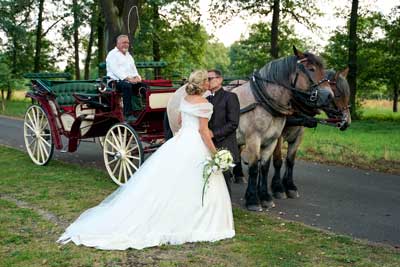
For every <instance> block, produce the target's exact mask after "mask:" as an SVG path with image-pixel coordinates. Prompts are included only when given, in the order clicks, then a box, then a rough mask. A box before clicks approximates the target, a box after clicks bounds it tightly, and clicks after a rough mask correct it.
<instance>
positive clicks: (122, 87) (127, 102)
mask: <svg viewBox="0 0 400 267" xmlns="http://www.w3.org/2000/svg"><path fill="white" fill-rule="evenodd" d="M141 87H147V85H146V84H144V83H130V82H127V81H119V82H117V91H118V92H122V101H123V104H124V115H125V116H126V115H130V114H131V113H132V111H133V109H132V97H139V89H140V88H141Z"/></svg>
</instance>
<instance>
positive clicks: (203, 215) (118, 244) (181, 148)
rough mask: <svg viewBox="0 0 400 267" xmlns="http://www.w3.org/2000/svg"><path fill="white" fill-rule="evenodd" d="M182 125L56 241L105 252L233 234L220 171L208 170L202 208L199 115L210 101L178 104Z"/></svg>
mask: <svg viewBox="0 0 400 267" xmlns="http://www.w3.org/2000/svg"><path fill="white" fill-rule="evenodd" d="M180 111H181V114H182V127H181V129H180V130H179V132H178V133H177V135H176V136H175V137H173V138H172V139H170V140H169V141H168V142H166V143H165V144H164V145H162V146H161V147H160V148H159V149H158V150H157V151H156V152H155V153H153V155H151V156H150V157H149V158H148V159H147V160H146V161H145V163H144V164H143V165H142V166H141V167H140V168H139V170H138V171H136V172H135V174H134V175H133V176H132V177H131V179H129V181H128V182H127V183H126V184H125V185H123V186H121V187H120V188H119V189H117V190H116V191H115V192H114V193H112V194H111V195H110V196H108V197H107V198H106V199H105V200H104V201H103V202H101V203H100V204H99V205H98V206H96V207H94V208H91V209H89V210H87V211H85V212H84V213H82V214H81V215H80V217H79V218H78V219H77V220H76V221H75V222H74V223H72V224H71V225H70V226H69V227H68V228H67V229H66V231H65V233H64V234H63V235H62V236H61V237H60V238H59V240H58V241H57V242H60V243H63V244H65V243H68V242H69V241H73V242H74V243H75V244H77V245H85V246H89V247H96V248H98V249H107V250H124V249H127V248H134V249H142V248H146V247H152V246H158V245H162V244H182V243H186V242H197V241H217V240H221V239H225V238H231V237H233V236H234V235H235V230H234V226H233V217H232V206H231V201H230V197H229V193H228V190H227V187H226V184H225V180H224V177H223V175H222V174H213V176H212V177H211V179H210V183H209V186H208V188H207V191H206V194H205V198H204V205H203V206H202V202H201V198H202V188H203V178H202V173H203V162H204V160H205V158H206V157H207V156H209V155H210V152H209V150H208V148H207V147H206V145H205V144H204V142H203V140H202V138H201V136H200V134H199V131H198V130H199V117H206V118H210V117H211V114H212V105H211V104H209V103H201V104H191V103H189V102H187V101H186V100H182V102H181V105H180Z"/></svg>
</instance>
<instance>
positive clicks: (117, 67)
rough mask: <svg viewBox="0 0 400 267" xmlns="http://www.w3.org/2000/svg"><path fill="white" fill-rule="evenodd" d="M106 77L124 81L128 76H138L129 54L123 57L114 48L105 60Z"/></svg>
mask: <svg viewBox="0 0 400 267" xmlns="http://www.w3.org/2000/svg"><path fill="white" fill-rule="evenodd" d="M106 66H107V76H109V77H110V78H111V79H113V80H124V79H125V78H127V77H128V76H130V77H135V76H139V73H138V71H137V69H136V66H135V61H134V60H133V57H132V56H131V54H129V52H126V53H125V55H124V54H123V53H122V52H121V51H119V50H118V48H117V47H115V48H114V49H113V50H111V51H110V52H109V53H108V55H107V58H106Z"/></svg>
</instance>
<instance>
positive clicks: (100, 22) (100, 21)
mask: <svg viewBox="0 0 400 267" xmlns="http://www.w3.org/2000/svg"><path fill="white" fill-rule="evenodd" d="M97 14H98V17H97V64H100V63H102V62H103V61H105V59H106V58H105V53H104V52H105V50H104V18H103V15H102V14H101V12H100V10H98V12H97ZM104 75H105V70H104V69H102V68H100V65H99V66H98V76H99V77H103V76H104Z"/></svg>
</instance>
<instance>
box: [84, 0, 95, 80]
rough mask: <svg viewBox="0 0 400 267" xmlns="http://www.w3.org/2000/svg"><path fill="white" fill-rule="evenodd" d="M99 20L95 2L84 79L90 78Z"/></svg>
mask: <svg viewBox="0 0 400 267" xmlns="http://www.w3.org/2000/svg"><path fill="white" fill-rule="evenodd" d="M96 22H97V4H96V3H93V5H92V17H91V19H90V34H89V42H88V47H87V51H86V59H85V69H84V79H85V80H89V74H90V61H91V59H92V47H93V42H94V32H95V27H96Z"/></svg>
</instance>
